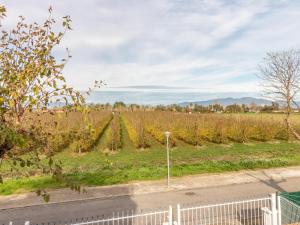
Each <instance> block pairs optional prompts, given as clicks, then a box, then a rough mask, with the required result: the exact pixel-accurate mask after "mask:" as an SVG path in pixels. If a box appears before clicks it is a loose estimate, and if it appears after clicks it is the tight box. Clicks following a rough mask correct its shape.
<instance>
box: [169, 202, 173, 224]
mask: <svg viewBox="0 0 300 225" xmlns="http://www.w3.org/2000/svg"><path fill="white" fill-rule="evenodd" d="M168 219H169V225H172V220H173V215H172V206H169V218H168Z"/></svg>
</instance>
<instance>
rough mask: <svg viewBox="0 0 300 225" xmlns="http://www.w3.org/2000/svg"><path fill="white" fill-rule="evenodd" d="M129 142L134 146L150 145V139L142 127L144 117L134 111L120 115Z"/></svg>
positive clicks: (143, 146) (145, 146) (144, 146)
mask: <svg viewBox="0 0 300 225" xmlns="http://www.w3.org/2000/svg"><path fill="white" fill-rule="evenodd" d="M122 119H123V121H124V125H125V128H126V130H127V132H128V135H129V138H130V140H131V142H132V143H133V144H134V146H135V147H136V148H147V147H150V141H149V140H148V138H147V134H146V131H145V127H144V117H143V116H140V115H139V114H136V113H128V112H126V113H124V114H123V116H122Z"/></svg>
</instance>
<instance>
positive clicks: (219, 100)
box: [179, 97, 272, 106]
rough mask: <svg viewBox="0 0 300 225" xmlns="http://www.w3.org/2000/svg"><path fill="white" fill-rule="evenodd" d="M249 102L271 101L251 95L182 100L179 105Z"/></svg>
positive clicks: (261, 102) (264, 103) (269, 102)
mask: <svg viewBox="0 0 300 225" xmlns="http://www.w3.org/2000/svg"><path fill="white" fill-rule="evenodd" d="M251 103H255V104H256V105H270V104H271V103H272V101H270V100H267V99H263V98H253V97H242V98H231V97H229V98H215V99H210V100H205V101H194V102H182V103H180V104H179V105H181V106H187V105H190V104H197V105H203V106H208V105H213V104H220V105H223V106H227V105H232V104H238V105H242V104H245V105H250V104H251Z"/></svg>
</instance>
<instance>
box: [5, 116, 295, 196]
mask: <svg viewBox="0 0 300 225" xmlns="http://www.w3.org/2000/svg"><path fill="white" fill-rule="evenodd" d="M36 120H37V118H36V117H35V115H34V113H32V114H30V115H28V117H27V120H26V123H27V124H28V126H30V124H31V123H35V122H37V121H36ZM38 120H39V121H41V123H42V126H43V129H47V131H48V136H47V137H45V138H47V139H48V140H49V147H51V148H52V149H55V152H56V153H55V159H56V160H60V161H61V162H62V164H63V170H64V172H65V174H66V175H67V177H68V178H69V179H70V180H72V182H74V183H77V184H80V185H88V186H91V185H109V184H117V183H127V182H130V181H134V180H150V179H160V178H164V177H165V174H166V166H165V165H166V162H165V161H166V151H165V143H166V140H165V135H164V132H165V131H170V132H171V137H170V146H171V176H183V175H189V174H202V173H219V172H226V171H237V170H243V169H260V168H270V167H281V166H292V165H300V143H298V142H297V141H296V140H294V139H293V137H292V136H290V138H289V140H288V136H287V133H286V128H285V125H284V123H283V121H284V115H283V114H275V113H240V114H233V113H220V114H219V113H208V114H204V113H191V114H189V113H178V112H163V111H134V112H131V111H121V112H118V111H116V112H114V113H112V112H111V111H105V110H103V111H100V110H93V111H91V112H90V113H89V115H88V117H84V116H83V115H82V114H81V113H80V112H69V113H68V114H64V113H61V112H59V111H57V112H56V113H54V114H53V113H52V114H51V115H50V114H49V113H47V112H45V113H43V115H42V116H40V117H39V119H38ZM87 121H88V122H87ZM292 123H293V126H294V128H295V129H296V130H298V131H299V132H300V115H297V114H295V115H293V116H292ZM79 137H80V138H79ZM20 154H24V157H26V154H30V153H20ZM11 166H13V165H10V164H9V162H5V161H4V162H3V166H2V168H1V170H2V171H1V173H2V174H4V177H5V179H6V180H5V181H6V182H5V183H4V184H2V185H1V186H0V194H1V195H8V194H13V193H20V192H26V191H34V190H37V189H39V188H58V187H63V186H64V184H63V183H60V182H58V181H56V180H54V179H53V178H51V177H48V176H43V175H41V174H39V173H38V172H37V170H35V169H34V167H33V168H30V169H26V170H28V171H26V172H27V174H28V176H29V177H20V176H19V175H18V174H19V173H17V172H12V171H11V170H10V168H11Z"/></svg>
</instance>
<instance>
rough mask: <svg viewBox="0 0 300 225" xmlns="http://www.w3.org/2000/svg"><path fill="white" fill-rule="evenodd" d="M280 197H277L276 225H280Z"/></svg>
mask: <svg viewBox="0 0 300 225" xmlns="http://www.w3.org/2000/svg"><path fill="white" fill-rule="evenodd" d="M280 198H281V197H280V195H279V194H278V195H277V213H278V219H277V220H278V225H281V202H280Z"/></svg>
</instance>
